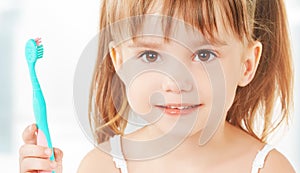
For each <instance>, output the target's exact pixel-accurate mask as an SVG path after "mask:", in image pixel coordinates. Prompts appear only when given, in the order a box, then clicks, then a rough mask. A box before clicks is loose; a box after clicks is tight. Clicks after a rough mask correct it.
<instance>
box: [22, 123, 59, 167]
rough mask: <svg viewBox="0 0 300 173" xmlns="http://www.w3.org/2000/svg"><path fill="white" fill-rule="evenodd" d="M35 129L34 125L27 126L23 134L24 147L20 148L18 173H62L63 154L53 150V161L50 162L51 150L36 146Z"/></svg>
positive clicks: (55, 149)
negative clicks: (51, 172) (41, 172)
mask: <svg viewBox="0 0 300 173" xmlns="http://www.w3.org/2000/svg"><path fill="white" fill-rule="evenodd" d="M36 133H37V127H36V125H35V124H33V125H30V126H28V127H27V128H26V129H25V130H24V132H23V141H24V143H25V144H24V145H22V146H21V148H20V152H19V153H20V160H19V163H20V173H38V171H41V170H42V171H52V170H54V171H56V173H62V157H63V153H62V151H61V150H60V149H58V148H54V156H55V161H50V160H49V158H50V156H51V150H50V149H49V148H47V147H43V146H38V145H37V143H36V141H37V136H36Z"/></svg>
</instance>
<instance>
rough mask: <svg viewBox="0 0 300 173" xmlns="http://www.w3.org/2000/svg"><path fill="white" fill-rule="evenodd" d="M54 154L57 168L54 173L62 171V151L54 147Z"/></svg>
mask: <svg viewBox="0 0 300 173" xmlns="http://www.w3.org/2000/svg"><path fill="white" fill-rule="evenodd" d="M54 156H55V161H56V163H57V168H56V170H55V171H56V173H62V158H63V152H62V151H61V150H60V149H58V148H54Z"/></svg>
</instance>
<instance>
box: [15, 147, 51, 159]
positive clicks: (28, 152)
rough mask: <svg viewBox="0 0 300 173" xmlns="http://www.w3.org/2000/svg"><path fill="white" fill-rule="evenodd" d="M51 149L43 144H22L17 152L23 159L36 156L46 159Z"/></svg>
mask: <svg viewBox="0 0 300 173" xmlns="http://www.w3.org/2000/svg"><path fill="white" fill-rule="evenodd" d="M51 153H52V151H51V149H50V148H47V147H43V146H38V145H33V144H24V145H23V146H21V148H20V151H19V154H20V159H21V160H23V159H24V158H27V157H37V158H44V159H47V158H49V157H50V156H51Z"/></svg>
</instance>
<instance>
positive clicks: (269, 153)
mask: <svg viewBox="0 0 300 173" xmlns="http://www.w3.org/2000/svg"><path fill="white" fill-rule="evenodd" d="M233 135H234V136H235V137H237V140H236V141H237V145H235V150H238V153H243V155H244V156H246V157H245V161H246V160H251V161H252V162H251V164H252V166H253V164H257V163H255V162H256V161H258V160H261V159H262V160H263V161H262V163H263V165H262V168H261V169H260V171H259V172H260V173H276V172H278V173H279V172H285V173H294V172H295V170H294V169H293V167H292V165H291V164H290V162H289V161H288V159H287V158H286V157H285V156H284V155H283V154H282V153H280V152H279V151H278V150H277V149H276V148H270V147H266V145H268V144H265V143H263V142H261V141H259V140H258V139H256V138H254V137H252V136H251V135H249V134H247V133H245V132H244V131H242V130H240V129H236V128H235V129H233ZM267 148H269V150H268V149H267ZM256 157H258V159H255V158H256ZM255 160H256V161H255Z"/></svg>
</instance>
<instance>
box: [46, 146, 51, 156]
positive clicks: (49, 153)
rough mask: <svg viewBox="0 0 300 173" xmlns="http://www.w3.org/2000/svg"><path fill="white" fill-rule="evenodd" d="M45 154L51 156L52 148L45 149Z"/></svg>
mask: <svg viewBox="0 0 300 173" xmlns="http://www.w3.org/2000/svg"><path fill="white" fill-rule="evenodd" d="M45 154H47V155H48V156H50V155H51V149H50V148H47V149H46V150H45Z"/></svg>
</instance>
